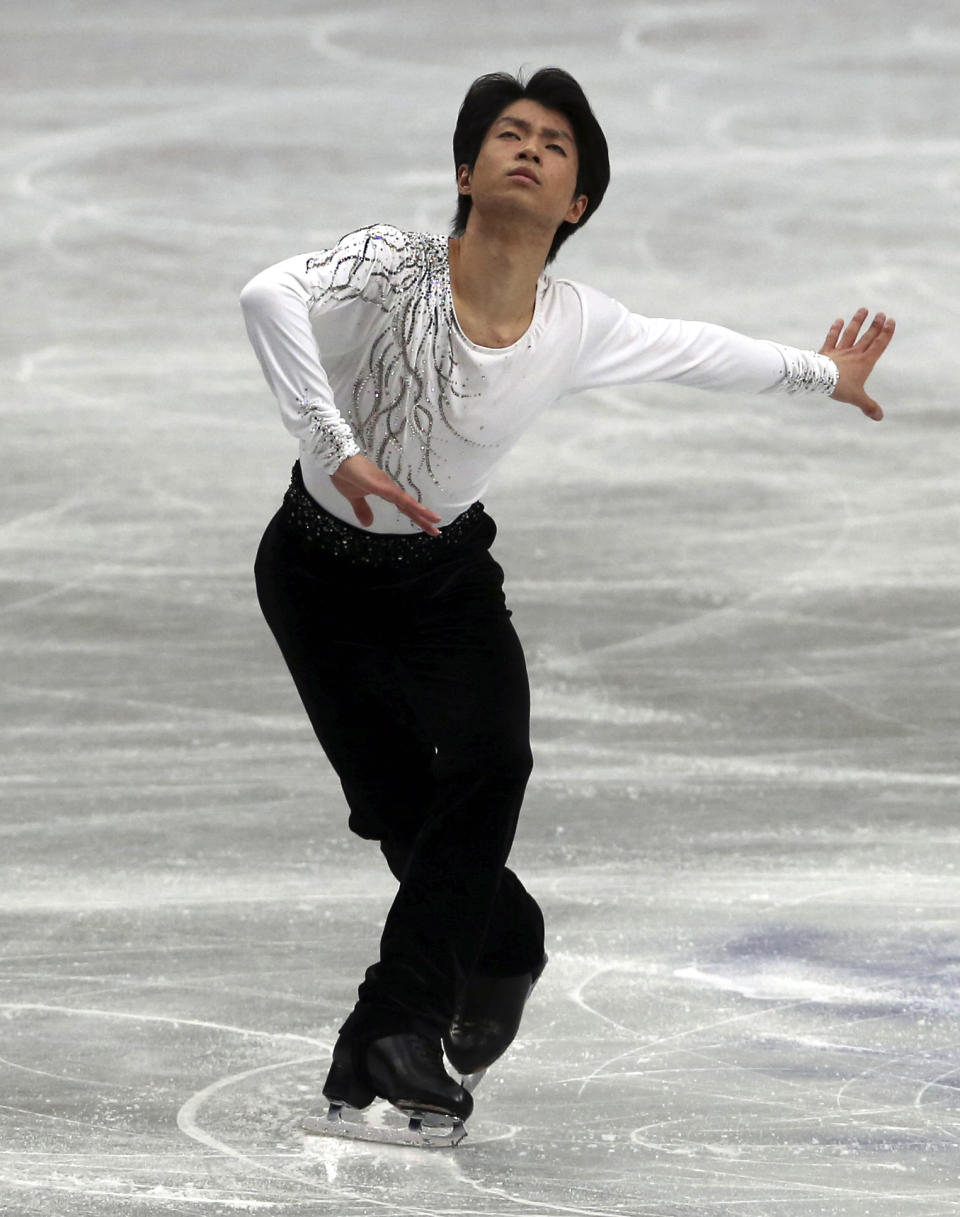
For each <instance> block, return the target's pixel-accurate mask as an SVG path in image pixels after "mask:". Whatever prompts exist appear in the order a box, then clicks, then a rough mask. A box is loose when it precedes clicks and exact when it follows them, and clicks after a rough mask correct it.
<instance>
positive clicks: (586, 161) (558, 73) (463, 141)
mask: <svg viewBox="0 0 960 1217" xmlns="http://www.w3.org/2000/svg"><path fill="white" fill-rule="evenodd" d="M521 98H529V100H530V101H535V102H538V103H539V104H540V105H541V106H544V107H545V108H546V109H548V110H556V111H557V112H558V113H559V114H562V115H563V116H564V117H565V118H566V119H567V121H568V122H569V123H570V125H571V127H572V128H573V137H574V139H575V140H576V143H577V159H578V165H579V169H578V173H577V187H576V191H575V194H578V195H580V194H585V195H586V196H587V206H586V210H585V211H584V213H583V215H582V216H581V217H580V221H579V223H577V224H569V223H568V222H567V221H566V220H564V221H563V223H562V224H561V225H560V227H559V228H558V229H557V232H556V235H555V236H554V238H553V244H552V245H551V246H550V253H549V254H548V255H547V261H548V262H552V261H553V259H554V258H555V257H556V256H557V250H558V249H559V248H560V246H561V245H562V244H563V243H564V241H566V239H567V237H569V236H571V235H572V234H573V233H574V232H575V231H576V230H577V229H578V228H582V227H583V225H584V224H586V222H587V220H589V219H590V217H591V215H593V213H594V212H595V211H596V210H597V208H598V207H599V206H600V203H601V200H602V199H603V196H604V193H605V191H606V189H607V185H608V183H609V181H610V158H609V155H608V152H607V141H606V137H605V136H604V134H603V130H602V129H601V127H600V124H599V123H598V122H597V120H596V118H595V116H594V113H593V111H592V110H591V109H590V103H589V102H588V101H587V99H586V96H585V95H584V92H583V89H581V87H580V85H579V84H578V83H577V81H575V80H574V78H573V77H572V76H571V75H570V73H569V72H565V71H564V70H563V69H562V68H541V69H540V70H539V71H538V72H535V73H534V74H533V76H531V77H530V79H529V80H528V81H524V79H523V75H522V73H520V74H518V75H517V76H511V75H510V74H509V72H489V73H487V75H485V76H478V77H477V79H476V80H475V81H474V82H473V84H472V85H471V86H470V88H469V89H468V90H467V95H466V97H465V98H464V99H463V105H462V106H461V107H460V113H459V115H458V116H457V128H456V130H455V131H454V133H453V162H454V165H455V166H456V168H457V169H459V168H460V166H461V165H466V166H467V167H468V168H469V169H471V170H472V169H473V166H474V165H475V164H476V160H477V156H478V155H479V153H480V146H481V144H482V143H483V141H484V138H485V137H486V134H487V132H488V131H489V130H490V127H491V126H492V125H493V122H494V120H495V119H496V118H497V117H498V115H500V114H502V113H503V111H504V110H505V109H506V108H507V106H509V105H510V103H511V102H514V101H519V100H520V99H521ZM472 206H473V200H472V199H471V197H470V195H468V194H461V195H460V196H459V199H458V202H457V214H456V215H455V216H454V218H453V229H452V232H453V235H454V236H455V237H461V236H463V234H464V232H465V231H466V228H467V218H468V216H469V215H470V208H471V207H472Z"/></svg>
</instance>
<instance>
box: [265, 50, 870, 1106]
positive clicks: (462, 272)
mask: <svg viewBox="0 0 960 1217" xmlns="http://www.w3.org/2000/svg"><path fill="white" fill-rule="evenodd" d="M454 157H455V164H456V174H457V189H458V193H459V210H458V214H457V219H456V223H455V227H454V235H453V237H452V238H450V239H447V238H444V237H436V236H429V235H424V234H414V233H404V232H400V231H398V230H397V229H395V228H391V227H388V226H382V225H381V226H375V227H372V228H366V229H361V230H359V231H358V232H354V233H351V234H349V235H348V236H347V237H345V238H343V240H342V241H340V242H339V243H338V245H336V246H335V247H334V248H332V249H329V250H324V251H320V252H317V253H314V254H310V255H304V256H302V257H296V258H292V259H289V260H288V261H285V262H281V263H279V264H278V265H277V266H274V267H271V268H269V269H268V270H266V271H264V272H262V273H261V274H260V275H258V276H256V277H255V278H254V279H253V280H251V282H250V283H249V284H248V285H247V286H246V288H245V289H244V291H243V295H242V304H243V308H244V313H245V317H246V322H247V328H248V332H249V335H250V339H251V341H252V343H253V346H254V349H255V351H256V353H257V356H258V358H259V360H260V362H261V366H262V368H263V371H264V374H265V376H266V379H267V382H268V384H269V385H270V387H271V389H272V390H273V392H274V394H275V396H276V397H277V400H278V403H279V405H280V410H281V415H282V418H283V421H284V422H285V424H286V426H287V427H288V428H289V430H290V431H291V432H292V433H293V434H294V435H295V436H296V437H297V438H298V439H299V441H300V460H299V462H298V464H297V465H296V466H295V467H294V479H293V482H292V484H291V487H290V489H289V490H288V492H287V495H286V497H285V499H284V505H283V506H282V507H281V509H280V511H279V512H278V514H277V516H276V517H275V518H274V520H273V521H271V523H270V525H269V526H268V528H267V531H266V533H265V535H264V538H263V541H262V543H261V547H260V552H259V554H258V559H257V568H256V573H257V587H258V594H259V597H260V602H261V605H262V607H263V611H264V614H265V616H266V619H267V621H268V623H269V624H270V627H271V629H272V630H273V632H274V635H275V637H276V639H277V642H278V644H279V646H280V648H281V651H282V652H283V655H284V658H285V659H286V662H287V664H288V666H289V668H290V671H291V673H292V675H293V678H294V680H295V682H296V684H297V688H298V690H299V692H300V695H301V698H302V700H303V702H304V706H305V708H306V710H307V713H308V715H309V716H310V720H311V722H312V724H313V727H314V729H315V731H316V734H317V736H318V738H319V740H320V742H321V744H322V745H323V747H324V750H325V751H326V753H327V756H328V757H329V759H330V761H331V763H332V764H333V766H334V768H335V770H336V771H337V773H338V775H339V777H340V780H341V783H342V786H343V790H344V794H345V796H346V799H347V802H348V805H349V808H350V820H349V823H350V827H351V828H352V829H353V830H354V831H355V832H357V833H358V834H359V835H361V836H363V837H367V838H370V839H373V840H376V841H378V842H379V844H380V848H381V850H382V851H383V854H384V856H385V858H386V860H387V863H388V865H389V866H390V868H391V870H392V872H393V873H394V875H395V876H396V878H397V879H398V881H399V887H398V890H397V895H396V898H395V900H394V902H393V905H392V907H391V909H390V912H389V914H388V916H387V919H386V923H385V925H384V930H383V936H382V939H381V944H380V958H379V961H378V962H377V963H375V964H374V965H373V966H372V967H371V968H369V969H368V971H367V974H366V977H365V979H364V981H363V983H362V984H361V986H360V990H359V994H358V1001H357V1004H356V1006H355V1008H354V1010H353V1012H352V1013H351V1015H350V1016H349V1018H348V1019H347V1020H346V1022H345V1023H344V1025H343V1027H342V1028H341V1032H340V1037H339V1039H338V1041H337V1045H336V1047H335V1049H334V1053H333V1060H332V1063H331V1068H330V1072H329V1075H328V1077H327V1081H326V1083H325V1085H324V1093H325V1095H327V1097H328V1098H329V1099H330V1100H331V1101H332V1102H334V1103H337V1104H342V1103H347V1104H350V1105H351V1106H355V1107H364V1106H366V1105H367V1104H369V1103H370V1102H371V1101H372V1100H373V1098H374V1097H375V1096H376V1095H380V1096H382V1097H385V1098H386V1099H388V1100H389V1101H391V1102H392V1103H394V1104H395V1105H396V1106H397V1107H399V1108H401V1109H402V1110H406V1111H411V1112H431V1111H432V1112H441V1113H446V1114H448V1115H451V1116H453V1117H456V1118H458V1119H461V1120H462V1119H465V1118H466V1116H468V1115H469V1113H470V1110H471V1107H472V1099H471V1096H470V1094H469V1093H468V1091H467V1090H466V1089H465V1088H464V1087H463V1086H461V1085H460V1084H458V1083H457V1082H455V1081H454V1080H453V1079H452V1078H451V1077H449V1075H448V1074H447V1073H446V1071H445V1069H444V1067H443V1061H442V1055H441V1045H443V1046H444V1047H445V1049H446V1052H447V1057H448V1059H449V1060H450V1062H451V1063H452V1065H453V1066H454V1067H455V1068H456V1069H457V1070H458V1071H459V1072H461V1073H463V1074H467V1073H471V1072H474V1071H477V1070H480V1069H482V1068H483V1067H485V1066H486V1065H488V1064H489V1063H490V1062H491V1061H492V1060H494V1059H496V1057H497V1056H498V1055H499V1054H500V1053H502V1052H503V1051H504V1050H505V1048H506V1047H507V1046H508V1044H509V1043H510V1041H511V1039H512V1038H513V1036H514V1034H515V1033H516V1030H517V1026H518V1024H519V1020H520V1014H521V1011H522V1008H523V1003H524V1000H525V998H526V996H527V994H528V992H529V990H530V988H531V987H532V985H533V983H534V982H535V981H536V979H537V977H538V976H539V974H540V971H541V970H542V968H543V966H544V964H545V962H546V956H545V954H544V931H543V920H542V917H541V914H540V910H539V908H538V906H537V904H536V902H535V901H534V900H533V898H532V897H531V896H530V895H529V894H528V893H527V892H526V890H525V889H524V887H523V885H522V884H521V882H520V880H519V879H518V878H517V877H516V875H514V874H513V872H512V871H511V870H509V869H508V868H507V867H506V861H507V856H508V853H509V851H510V847H511V843H512V841H513V836H514V831H515V828H516V823H517V817H518V815H519V811H520V805H521V801H522V798H523V792H524V787H525V784H526V780H527V777H528V776H529V772H530V768H531V756H530V747H529V695H528V689H527V681H526V671H525V667H524V661H523V654H522V651H521V649H520V645H519V642H518V640H517V638H516V635H515V633H514V631H513V627H512V625H511V624H510V620H509V617H510V614H509V610H508V609H507V608H506V606H505V602H504V597H503V592H502V578H503V572H502V571H501V569H500V567H499V566H498V565H497V563H496V562H495V561H494V560H493V558H492V557H491V556H490V553H489V547H490V544H491V542H492V541H493V538H494V535H495V532H496V529H495V525H494V524H493V521H492V520H490V518H489V517H488V516H487V515H486V513H485V512H484V510H483V507H482V504H481V503H480V502H479V499H480V496H481V495H482V494H483V492H484V489H485V487H486V486H487V484H488V482H489V480H490V477H491V474H492V472H493V470H494V468H495V466H496V464H497V463H498V462H499V461H500V460H501V459H502V457H503V456H504V455H505V454H506V452H507V451H508V450H509V449H510V447H511V446H512V445H513V444H514V443H515V442H516V440H517V439H518V438H519V436H520V435H521V434H522V433H523V432H524V431H525V430H526V429H527V428H528V427H529V425H530V424H531V422H532V421H533V419H534V418H535V417H536V415H537V414H539V413H540V412H542V411H544V410H546V409H548V407H549V406H550V404H551V403H552V402H553V401H555V400H556V399H557V398H558V397H560V396H562V395H564V394H567V393H571V392H575V391H577V390H579V389H586V388H596V387H603V386H606V385H612V384H623V383H631V382H635V383H640V382H643V381H646V380H669V381H674V382H676V383H678V384H684V385H695V386H698V387H702V388H711V389H716V390H726V391H737V392H777V391H784V392H810V393H820V394H829V395H830V396H832V397H833V398H834V399H835V400H837V401H840V402H847V403H851V404H853V405H855V406H857V407H858V408H859V409H861V410H862V411H863V413H864V414H866V415H867V416H868V417H870V418H873V419H877V420H879V419H880V418H882V411H881V409H880V407H879V405H878V404H877V403H876V402H875V401H874V400H873V399H872V398H870V397H869V396H868V395H867V394H866V392H865V390H864V382H865V381H866V378H867V376H868V375H869V373H870V371H871V370H872V368H873V365H874V364H875V363H876V361H877V359H878V358H879V356H880V355H881V353H882V352H883V351H884V349H885V348H886V346H887V345H888V343H889V341H890V339H891V337H892V334H893V329H894V323H893V321H892V320H887V319H886V318H885V316H884V315H883V314H882V313H881V314H878V315H877V316H876V317H875V318H874V320H873V321H872V323H871V324H870V325H869V327H868V328H867V329H866V330H865V332H864V333H863V334H862V336H861V333H860V331H861V329H862V327H863V324H864V322H865V320H866V310H864V309H861V310H860V311H859V312H857V313H856V314H855V315H854V317H853V319H852V320H851V322H850V323H849V324H848V325H846V326H844V323H843V322H842V321H836V322H834V323H833V325H832V326H831V327H830V330H829V333H828V335H827V339H826V342H825V344H824V346H823V348H822V350H821V352H820V353H814V352H812V351H808V352H804V351H799V350H796V349H794V348H792V347H785V346H781V345H779V344H775V343H772V342H767V341H755V340H753V339H749V338H746V337H744V336H742V335H739V334H735V333H733V332H731V331H729V330H725V329H722V328H721V327H717V326H711V325H705V324H700V323H691V322H683V321H664V320H652V319H649V318H646V317H641V316H639V315H636V314H632V313H630V312H628V311H627V310H626V309H625V308H624V307H623V306H622V305H620V304H618V303H617V302H615V301H612V300H610V299H609V298H607V297H605V296H604V295H602V294H601V293H599V292H597V291H594V290H593V289H591V288H588V287H585V286H583V285H582V284H576V283H571V282H569V281H567V280H564V279H553V278H551V277H550V276H549V275H547V274H546V273H545V269H544V268H545V266H546V264H547V263H548V262H549V261H551V260H552V259H553V257H554V256H555V254H556V252H557V249H558V248H559V246H560V245H561V244H562V242H563V241H564V240H566V239H567V238H568V237H569V236H570V235H571V234H572V233H573V232H575V231H577V229H578V227H582V225H583V224H584V223H585V222H586V221H587V220H588V219H589V217H590V216H591V215H592V214H593V212H594V211H595V210H596V208H597V206H598V205H599V203H600V201H601V199H602V197H603V193H604V191H605V189H606V186H607V182H608V179H609V164H608V159H607V147H606V141H605V139H604V136H603V132H602V131H601V129H600V127H599V124H598V123H597V120H596V118H595V117H594V115H593V113H592V111H591V109H590V106H589V104H588V103H587V100H586V98H585V97H584V95H583V92H582V90H581V89H580V86H579V85H578V84H577V83H576V81H574V80H573V78H572V77H570V76H569V75H568V74H567V73H565V72H562V71H560V70H559V69H555V68H551V69H544V70H542V71H540V72H537V73H536V74H535V75H534V76H532V77H531V78H530V80H529V81H528V82H527V83H526V84H524V83H523V82H522V81H520V80H517V79H514V78H513V77H510V76H507V75H504V74H493V75H489V76H484V77H481V78H480V79H479V80H477V81H475V82H474V84H473V85H472V86H471V88H470V90H469V92H468V94H467V97H466V99H465V101H464V103H463V106H462V108H461V111H460V115H459V118H458V122H457V129H456V133H455V136H454Z"/></svg>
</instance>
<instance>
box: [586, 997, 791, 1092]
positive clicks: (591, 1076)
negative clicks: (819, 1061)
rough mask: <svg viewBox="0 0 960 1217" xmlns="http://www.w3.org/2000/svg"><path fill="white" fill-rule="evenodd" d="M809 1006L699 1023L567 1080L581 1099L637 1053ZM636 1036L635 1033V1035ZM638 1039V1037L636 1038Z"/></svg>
mask: <svg viewBox="0 0 960 1217" xmlns="http://www.w3.org/2000/svg"><path fill="white" fill-rule="evenodd" d="M808 1005H810V1000H809V999H807V1000H803V1001H793V1002H785V1003H783V1004H781V1005H777V1006H771V1007H769V1008H767V1009H764V1010H751V1011H749V1012H748V1013H746V1014H735V1015H732V1016H731V1017H730V1018H721V1019H717V1020H716V1021H715V1022H710V1023H700V1024H698V1025H697V1026H695V1027H688V1028H687V1029H686V1030H685V1031H677V1032H675V1033H674V1034H673V1035H664V1036H661V1037H660V1038H659V1039H655V1040H649V1041H648V1042H646V1043H642V1044H638V1045H636V1046H634V1047H632V1048H628V1049H626V1051H623V1052H618V1053H616V1054H615V1055H614V1056H611V1057H609V1058H608V1059H607V1060H605V1061H602V1062H601V1063H600V1064H599V1065H598V1066H597V1067H596V1068H595V1069H593V1070H591V1072H590V1073H588V1074H587V1075H586V1076H585V1077H582V1078H579V1077H574V1078H569V1079H568V1080H569V1081H571V1082H576V1081H579V1082H580V1088H579V1090H578V1091H577V1098H578V1099H579V1098H583V1093H584V1091H585V1090H586V1089H587V1087H588V1086H589V1085H590V1083H591V1082H594V1081H597V1080H598V1079H600V1078H602V1077H603V1076H604V1073H605V1070H607V1069H608V1068H609V1067H610V1066H611V1065H615V1064H616V1063H617V1062H618V1061H624V1060H627V1059H628V1058H629V1057H631V1056H636V1054H637V1053H639V1052H644V1053H646V1052H650V1051H652V1050H654V1049H657V1048H663V1047H665V1045H667V1044H674V1043H677V1042H678V1041H679V1040H683V1039H688V1038H689V1037H690V1036H694V1035H701V1034H703V1033H704V1032H706V1031H715V1030H717V1029H718V1028H720V1027H729V1026H731V1025H733V1024H735V1023H748V1022H752V1021H753V1020H755V1019H758V1018H766V1017H768V1016H769V1015H772V1014H779V1013H780V1012H781V1011H783V1010H796V1009H799V1008H800V1007H802V1006H808ZM635 1034H636V1033H635ZM638 1038H639V1037H638Z"/></svg>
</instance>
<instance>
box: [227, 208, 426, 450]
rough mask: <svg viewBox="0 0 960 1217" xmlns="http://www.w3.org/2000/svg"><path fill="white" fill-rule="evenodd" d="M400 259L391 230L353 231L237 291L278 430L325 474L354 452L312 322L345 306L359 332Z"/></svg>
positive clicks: (384, 295) (399, 243) (385, 296)
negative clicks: (302, 447) (270, 394)
mask: <svg viewBox="0 0 960 1217" xmlns="http://www.w3.org/2000/svg"><path fill="white" fill-rule="evenodd" d="M402 255H403V234H402V233H401V232H399V231H398V230H397V229H394V228H390V227H388V226H387V225H376V226H374V227H371V228H361V229H358V230H357V231H356V232H352V233H348V234H347V236H345V237H343V239H342V240H340V241H339V242H338V243H337V244H336V245H335V246H334V247H333V248H332V249H326V250H320V251H319V252H317V253H312V254H301V255H299V256H297V257H294V258H287V259H286V260H285V261H283V262H278V263H277V264H276V265H275V266H269V267H267V269H266V270H264V271H261V272H260V274H258V275H255V276H254V277H253V278H252V279H251V280H250V282H249V283H248V284H247V285H246V286H245V287H244V289H243V291H242V292H241V293H240V307H241V309H242V310H243V316H244V321H245V322H246V327H247V334H248V335H249V338H250V342H251V345H252V346H253V349H254V352H255V353H256V356H257V359H258V360H259V361H260V367H261V368H262V370H263V375H264V378H265V379H266V382H267V384H268V385H269V386H270V389H271V390H272V391H273V394H274V396H275V397H276V399H277V404H278V405H279V407H280V416H281V419H282V420H283V423H284V426H285V427H286V428H287V430H288V431H290V432H291V433H292V434H293V435H295V436H296V437H297V439H299V440H301V441H303V442H304V443H306V444H307V446H308V448H309V450H310V451H311V453H312V454H313V456H314V457H315V458H316V459H317V460H318V461H319V463H320V464H321V466H322V467H323V469H324V471H325V472H326V473H330V474H332V473H335V472H336V470H337V469H338V468H339V467H340V465H341V464H342V462H343V461H344V460H346V459H347V457H350V456H354V455H356V454H357V453H359V452H360V451H361V449H360V445H359V444H358V443H357V440H356V436H355V435H354V433H353V430H352V428H351V426H350V424H349V423H348V422H347V420H346V419H345V418H344V417H343V415H342V414H341V413H340V411H339V409H338V408H337V404H336V402H335V400H334V395H333V391H332V389H331V387H330V382H329V380H328V378H327V374H326V372H325V371H324V369H323V365H322V363H321V355H320V351H319V349H318V346H317V340H316V336H315V334H314V330H313V325H312V318H314V317H316V316H318V315H320V314H322V313H326V312H330V311H332V310H333V309H339V308H343V307H344V306H348V305H350V306H353V308H354V310H355V313H356V326H357V328H358V332H360V331H362V330H363V328H364V326H365V324H366V321H367V318H368V315H369V314H368V310H369V309H371V308H372V309H381V310H382V309H384V308H387V307H389V292H390V284H391V282H392V278H391V274H390V271H391V269H392V268H393V267H394V265H395V264H396V263H397V261H398V260H399V259H401V258H402ZM347 328H348V329H349V322H348V325H347Z"/></svg>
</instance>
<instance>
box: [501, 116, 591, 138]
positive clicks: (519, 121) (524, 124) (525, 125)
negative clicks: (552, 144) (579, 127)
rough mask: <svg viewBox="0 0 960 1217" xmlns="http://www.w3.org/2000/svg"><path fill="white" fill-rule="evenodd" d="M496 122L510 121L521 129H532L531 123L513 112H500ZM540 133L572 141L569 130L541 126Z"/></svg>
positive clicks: (548, 136)
mask: <svg viewBox="0 0 960 1217" xmlns="http://www.w3.org/2000/svg"><path fill="white" fill-rule="evenodd" d="M497 122H498V123H510V124H511V125H512V126H514V127H519V128H520V129H521V130H522V131H532V130H533V123H531V122H528V121H527V119H525V118H517V117H516V116H515V115H513V114H501V115H500V117H499V118H498V119H497ZM540 134H541V135H545V136H546V137H547V139H567V140H569V141H570V143H571V144H572V143H573V136H572V135H571V134H570V132H569V131H558V130H557V128H556V127H541V128H540Z"/></svg>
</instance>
